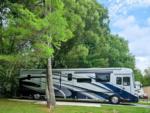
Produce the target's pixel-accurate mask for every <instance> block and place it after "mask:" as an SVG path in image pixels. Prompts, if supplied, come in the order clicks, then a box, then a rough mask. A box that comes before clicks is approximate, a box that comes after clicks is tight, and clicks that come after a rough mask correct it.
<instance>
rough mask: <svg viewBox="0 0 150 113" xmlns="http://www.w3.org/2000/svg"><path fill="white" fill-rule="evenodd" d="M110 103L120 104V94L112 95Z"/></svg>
mask: <svg viewBox="0 0 150 113" xmlns="http://www.w3.org/2000/svg"><path fill="white" fill-rule="evenodd" d="M109 101H110V103H112V104H119V102H120V99H119V97H118V96H115V95H114V96H111V97H110V100H109Z"/></svg>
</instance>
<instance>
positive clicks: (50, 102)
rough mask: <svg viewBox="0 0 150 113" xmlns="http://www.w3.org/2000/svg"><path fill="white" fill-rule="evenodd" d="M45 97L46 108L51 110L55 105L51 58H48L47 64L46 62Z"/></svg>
mask: <svg viewBox="0 0 150 113" xmlns="http://www.w3.org/2000/svg"><path fill="white" fill-rule="evenodd" d="M46 95H47V106H48V107H49V108H50V109H51V108H53V107H54V106H55V104H56V100H55V93H54V86H53V76H52V65H51V58H48V62H47V86H46Z"/></svg>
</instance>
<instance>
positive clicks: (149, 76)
mask: <svg viewBox="0 0 150 113" xmlns="http://www.w3.org/2000/svg"><path fill="white" fill-rule="evenodd" d="M144 73H145V74H144V78H143V85H144V86H150V67H148V68H147V69H145V70H144Z"/></svg>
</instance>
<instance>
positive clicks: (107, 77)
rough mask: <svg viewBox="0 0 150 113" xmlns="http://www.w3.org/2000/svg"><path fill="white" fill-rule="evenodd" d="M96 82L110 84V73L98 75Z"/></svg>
mask: <svg viewBox="0 0 150 113" xmlns="http://www.w3.org/2000/svg"><path fill="white" fill-rule="evenodd" d="M96 82H110V73H96Z"/></svg>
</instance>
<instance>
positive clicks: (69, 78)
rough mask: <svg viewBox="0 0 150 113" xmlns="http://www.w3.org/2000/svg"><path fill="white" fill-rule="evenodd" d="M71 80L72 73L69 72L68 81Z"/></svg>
mask: <svg viewBox="0 0 150 113" xmlns="http://www.w3.org/2000/svg"><path fill="white" fill-rule="evenodd" d="M71 80H72V74H71V73H69V74H68V81H71Z"/></svg>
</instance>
